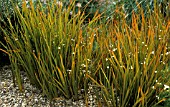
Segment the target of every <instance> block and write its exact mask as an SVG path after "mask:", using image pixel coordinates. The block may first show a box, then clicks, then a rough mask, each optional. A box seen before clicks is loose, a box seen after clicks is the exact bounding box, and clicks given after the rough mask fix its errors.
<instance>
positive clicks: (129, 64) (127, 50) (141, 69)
mask: <svg viewBox="0 0 170 107" xmlns="http://www.w3.org/2000/svg"><path fill="white" fill-rule="evenodd" d="M156 12H157V11H155V14H152V15H150V16H148V18H146V17H145V15H144V13H142V12H141V14H133V15H132V25H130V26H129V25H128V24H127V23H126V19H123V18H122V21H121V22H118V23H117V24H113V23H109V24H108V26H107V27H106V25H101V27H100V30H101V31H100V32H101V33H98V35H96V36H97V37H98V38H97V43H98V45H99V49H98V51H99V52H97V53H101V57H100V61H98V62H97V64H96V71H95V74H94V75H87V76H88V77H89V78H90V79H91V80H92V81H93V86H94V89H98V90H96V96H97V98H99V99H98V101H99V105H101V104H103V103H105V104H106V105H107V106H114V107H117V106H120V107H136V106H142V107H146V106H147V107H148V106H155V105H157V104H159V103H163V102H164V101H165V102H166V101H167V102H168V99H167V96H168V95H167V96H165V93H166V94H167V93H169V92H167V91H166V90H163V89H162V88H160V85H159V84H163V86H166V85H168V86H169V75H170V71H169V64H168V62H169V60H170V59H169V49H168V47H169V42H168V41H169V37H170V35H169V33H168V32H169V24H168V23H166V24H164V19H163V20H162V19H161V18H162V17H161V15H160V16H159V15H158V14H157V13H156ZM140 16H142V22H141V20H140ZM152 19H154V20H152ZM140 23H141V25H140V27H139V24H140ZM165 71H166V73H165ZM164 74H166V75H164ZM159 95H160V96H161V97H160V96H159ZM158 97H159V99H158ZM167 102H166V103H167Z"/></svg>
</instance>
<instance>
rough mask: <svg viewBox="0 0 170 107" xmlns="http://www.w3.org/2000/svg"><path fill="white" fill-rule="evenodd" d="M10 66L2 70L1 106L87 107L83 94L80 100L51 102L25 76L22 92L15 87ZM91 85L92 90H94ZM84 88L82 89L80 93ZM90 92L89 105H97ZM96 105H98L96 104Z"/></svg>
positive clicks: (0, 84)
mask: <svg viewBox="0 0 170 107" xmlns="http://www.w3.org/2000/svg"><path fill="white" fill-rule="evenodd" d="M10 69H11V68H10V67H9V66H4V67H3V68H2V69H1V70H0V72H1V75H0V107H86V104H85V101H84V100H83V96H82V95H80V96H79V99H80V100H78V101H73V100H72V99H69V100H68V99H64V98H63V99H62V100H59V101H52V102H50V101H49V100H48V99H47V98H46V97H43V95H41V92H42V91H41V90H38V89H37V88H35V87H33V86H32V85H31V84H30V82H29V79H28V78H27V77H26V76H24V75H25V74H24V73H22V77H23V80H24V83H25V84H24V89H25V90H24V92H23V93H21V92H20V91H19V89H18V87H14V83H13V81H12V72H11V70H10ZM91 88H92V87H90V91H92V89H91ZM83 92H84V90H83V89H82V90H81V91H80V94H81V93H83ZM88 94H89V100H90V101H89V102H88V104H89V106H88V107H97V103H96V100H95V99H94V97H93V96H92V95H90V92H88ZM95 105H96V106H95Z"/></svg>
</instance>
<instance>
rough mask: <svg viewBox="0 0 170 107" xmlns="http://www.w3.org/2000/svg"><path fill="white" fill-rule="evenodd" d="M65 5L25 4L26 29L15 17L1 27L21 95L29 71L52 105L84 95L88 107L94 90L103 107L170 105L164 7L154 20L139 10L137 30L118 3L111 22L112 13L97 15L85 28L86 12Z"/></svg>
mask: <svg viewBox="0 0 170 107" xmlns="http://www.w3.org/2000/svg"><path fill="white" fill-rule="evenodd" d="M63 2H64V1H63ZM65 2H68V1H65ZM86 2H87V1H86ZM59 3H61V2H57V1H55V0H54V1H53V2H48V3H47V4H45V5H44V4H42V3H40V2H39V3H37V4H34V3H33V2H31V1H30V2H29V3H28V4H27V3H26V1H23V2H22V3H21V5H22V9H21V10H20V9H19V8H16V6H14V12H15V15H16V18H17V20H18V23H17V24H16V25H15V26H14V25H13V24H12V21H11V19H10V18H8V23H9V26H8V28H9V29H8V30H7V29H6V28H4V27H2V26H1V27H0V28H1V30H2V31H3V34H4V35H5V41H6V43H7V44H6V45H4V44H3V43H1V44H3V46H4V48H5V49H6V50H3V49H0V50H1V51H4V52H5V53H7V54H8V55H9V58H10V62H11V66H12V72H13V73H12V74H13V81H14V83H16V84H17V85H18V87H19V89H20V90H21V91H23V89H24V84H23V82H22V77H21V75H20V71H21V70H23V71H24V72H25V73H26V74H27V76H28V78H29V80H30V81H31V83H32V84H33V85H35V86H36V87H38V88H39V89H42V90H43V94H44V95H46V96H47V97H48V98H49V99H51V100H55V99H57V98H58V97H65V98H67V99H71V98H72V99H74V100H78V99H79V96H80V94H81V95H83V97H84V100H86V102H87V100H88V97H87V90H88V88H89V84H90V85H92V87H93V91H94V92H95V95H96V96H97V101H98V102H97V103H98V106H114V107H117V106H120V107H128V106H129V107H132V106H134V107H135V106H142V107H145V106H156V105H158V104H160V103H163V104H165V105H167V103H168V100H169V99H168V97H169V96H166V94H167V93H168V91H167V90H164V88H165V87H167V86H170V84H169V75H170V72H169V66H170V65H169V64H168V62H169V55H170V54H169V51H170V50H169V45H170V44H169V43H170V42H169V37H170V35H169V24H170V22H169V20H168V21H167V23H165V19H163V17H162V15H161V14H159V8H154V9H155V10H154V12H150V13H148V15H147V16H146V15H145V12H144V11H143V8H142V6H140V5H139V6H138V13H135V12H132V16H131V17H132V20H131V25H129V23H128V22H127V19H126V13H123V8H122V6H121V2H119V3H118V2H116V3H118V4H119V5H120V6H121V7H119V5H118V6H113V9H116V10H115V14H111V15H113V16H109V17H110V18H109V20H107V21H106V20H105V19H104V18H103V16H102V15H104V17H105V18H107V15H106V14H105V13H103V14H98V13H95V14H94V15H93V17H92V18H91V20H89V21H88V23H86V24H84V21H85V20H86V18H87V15H86V14H87V13H88V12H87V13H86V11H85V10H84V9H85V8H83V9H82V10H81V8H80V7H78V8H77V5H75V4H76V3H77V2H76V1H72V2H71V3H68V5H67V6H66V7H65V6H64V5H60V4H59ZM85 4H87V3H85ZM28 6H29V7H28ZM155 6H156V5H155ZM85 7H86V5H85ZM90 7H93V6H90ZM86 8H87V9H88V7H86ZM93 9H94V8H92V10H93ZM157 9H158V10H157ZM106 10H107V9H106ZM71 11H72V12H73V15H72V16H71V17H70V12H71ZM95 11H96V10H95ZM102 11H103V10H102ZM108 11H109V10H108ZM104 12H107V11H104ZM89 14H90V13H89ZM117 17H118V18H117ZM152 19H153V20H152ZM81 90H83V93H80V91H81Z"/></svg>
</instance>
